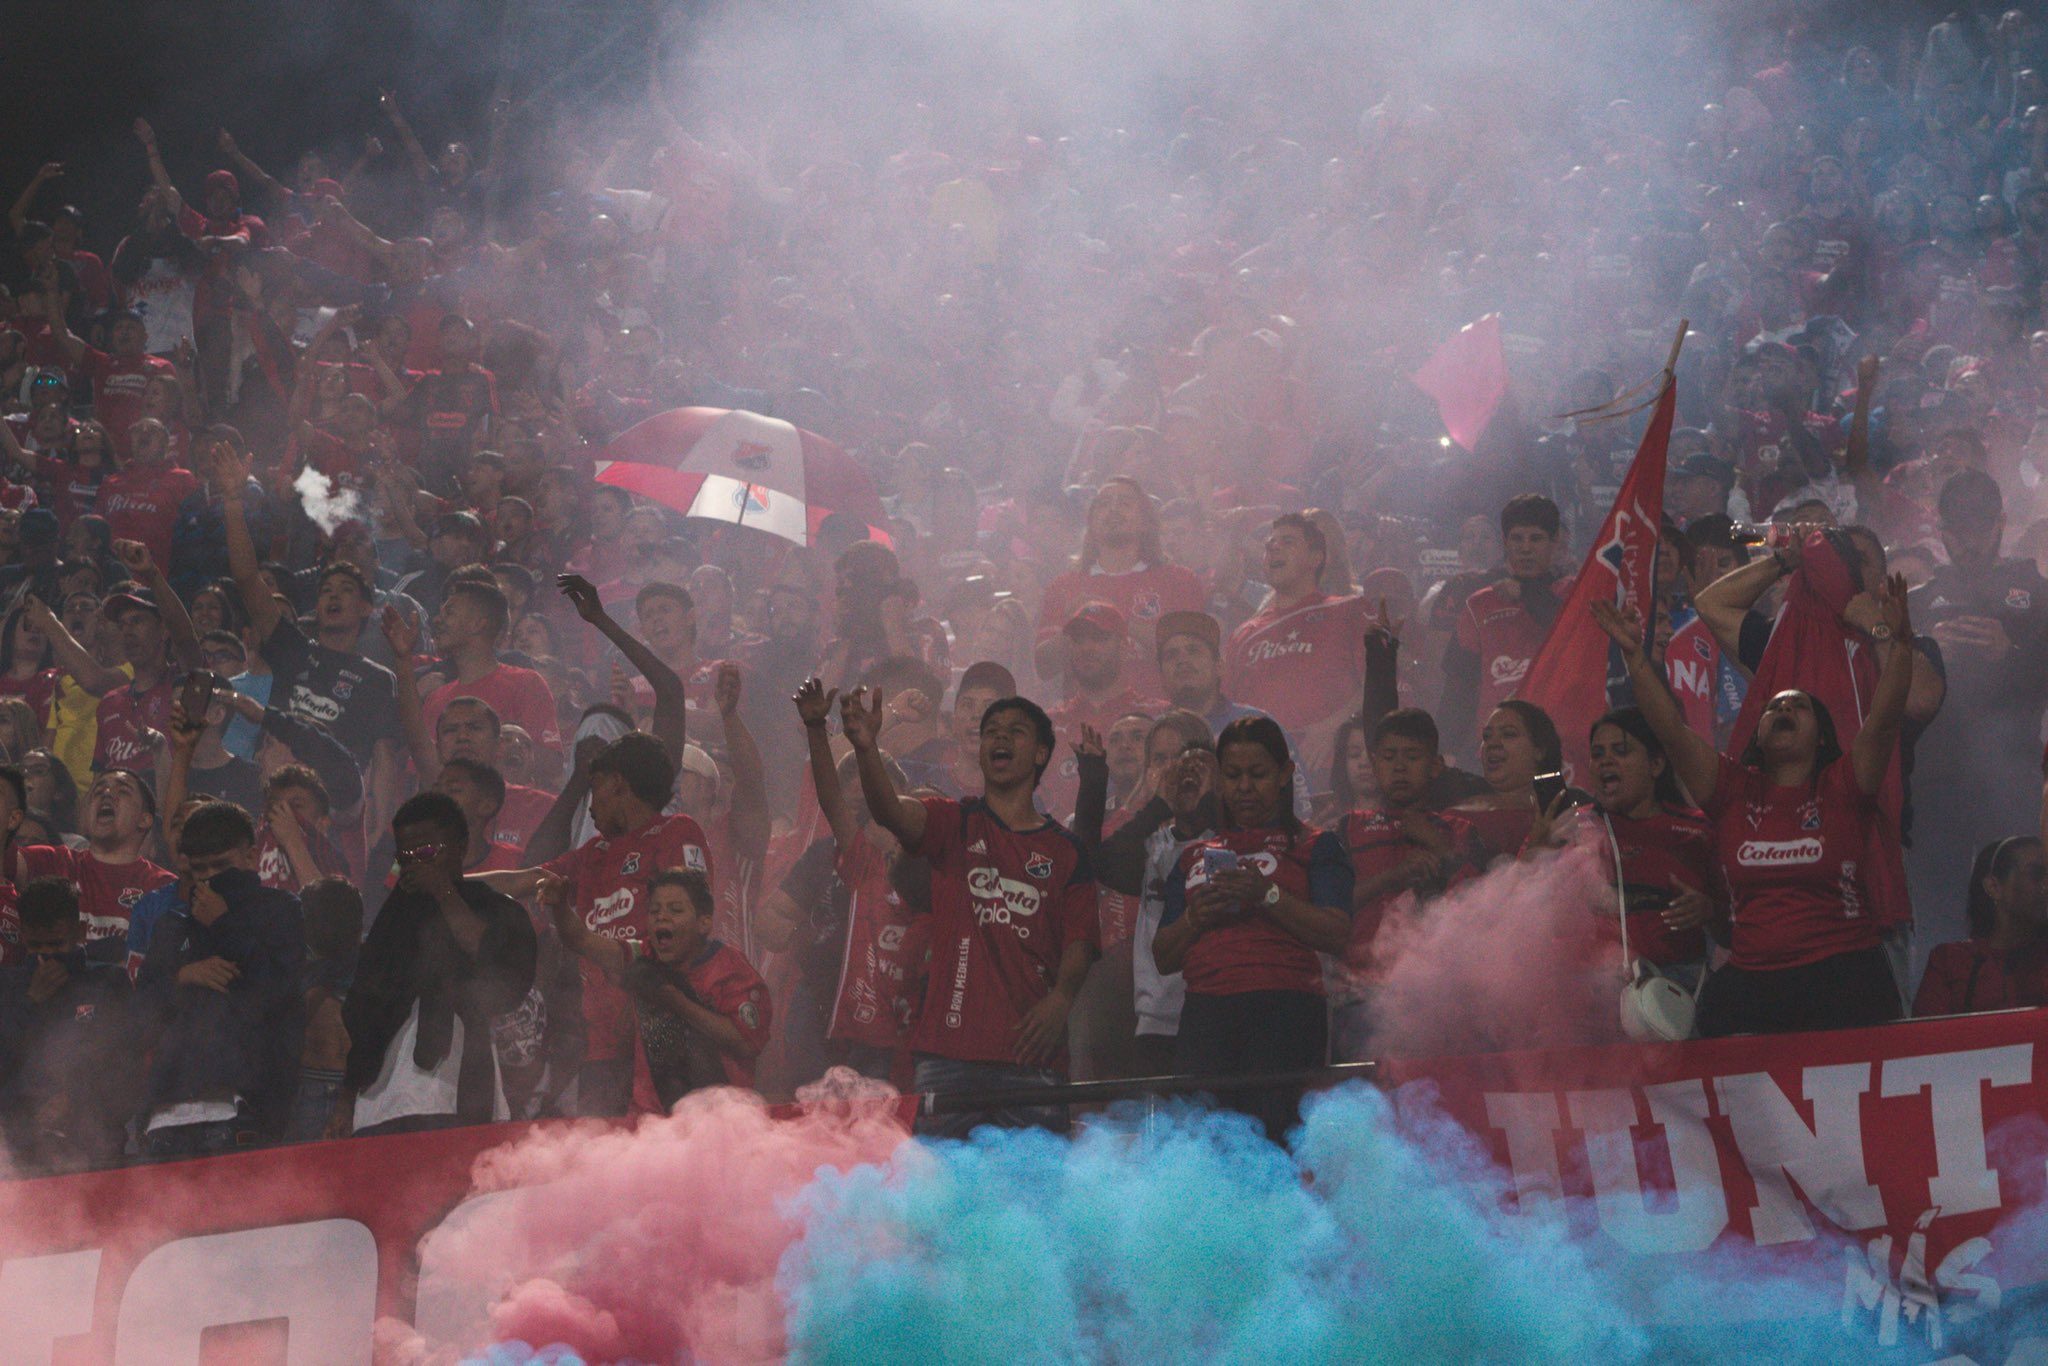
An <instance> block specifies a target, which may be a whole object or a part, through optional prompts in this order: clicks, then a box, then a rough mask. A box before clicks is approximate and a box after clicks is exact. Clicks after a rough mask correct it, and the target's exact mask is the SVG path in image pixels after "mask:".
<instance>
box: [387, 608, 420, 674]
mask: <svg viewBox="0 0 2048 1366" xmlns="http://www.w3.org/2000/svg"><path fill="white" fill-rule="evenodd" d="M378 624H379V625H380V626H382V627H383V628H384V639H385V640H386V641H387V642H389V644H390V646H391V658H392V660H393V661H394V662H396V663H399V664H402V665H406V666H408V667H409V666H410V663H411V660H412V657H413V656H414V655H415V654H416V653H418V651H419V645H420V624H419V623H418V622H416V621H414V620H412V619H411V618H410V617H408V616H406V614H405V613H403V612H401V611H399V610H398V607H397V605H396V604H394V603H388V602H387V603H385V604H384V614H383V616H382V617H381V618H379V621H378Z"/></svg>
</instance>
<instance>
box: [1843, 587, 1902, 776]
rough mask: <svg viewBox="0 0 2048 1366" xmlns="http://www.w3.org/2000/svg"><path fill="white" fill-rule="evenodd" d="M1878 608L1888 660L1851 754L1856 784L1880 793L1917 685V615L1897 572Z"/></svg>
mask: <svg viewBox="0 0 2048 1366" xmlns="http://www.w3.org/2000/svg"><path fill="white" fill-rule="evenodd" d="M1878 610H1879V611H1880V612H1881V613H1882V614H1883V620H1882V622H1881V623H1880V625H1879V630H1878V634H1879V635H1880V636H1882V637H1889V638H1888V639H1885V640H1884V642H1883V645H1884V652H1885V653H1884V662H1883V664H1882V665H1881V666H1880V667H1879V669H1878V673H1877V688H1876V690H1875V691H1873V692H1872V693H1871V697H1870V714H1869V715H1868V716H1866V717H1864V719H1863V729H1862V730H1859V731H1857V732H1856V739H1855V740H1854V741H1853V742H1852V743H1851V744H1850V746H1849V758H1850V761H1851V762H1852V763H1854V764H1855V765H1856V785H1857V786H1858V787H1860V788H1862V789H1863V791H1864V792H1865V793H1866V794H1870V795H1875V794H1876V792H1877V790H1878V788H1879V787H1881V786H1883V784H1884V775H1885V770H1886V769H1887V768H1889V767H1890V766H1891V761H1892V751H1893V749H1894V748H1896V747H1897V745H1898V742H1899V724H1900V722H1901V721H1903V720H1904V719H1905V715H1906V696H1907V694H1908V693H1910V692H1911V691H1912V689H1913V669H1914V656H1915V655H1917V654H1918V653H1919V651H1917V650H1915V649H1914V648H1913V619H1912V617H1911V615H1910V614H1909V612H1908V611H1907V608H1906V577H1905V575H1903V574H1894V575H1892V576H1891V577H1890V578H1889V579H1887V580H1886V581H1885V583H1884V585H1883V586H1882V588H1881V589H1880V591H1879V595H1878Z"/></svg>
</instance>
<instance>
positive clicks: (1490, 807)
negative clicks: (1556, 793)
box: [1451, 698, 1564, 861]
mask: <svg viewBox="0 0 2048 1366" xmlns="http://www.w3.org/2000/svg"><path fill="white" fill-rule="evenodd" d="M1563 767H1564V742H1563V741H1561V740H1560V739H1559V738H1558V734H1557V723H1556V722H1554V721H1552V720H1551V719H1550V713H1548V712H1546V711H1544V710H1543V708H1541V707H1539V706H1537V705H1536V704H1535V703H1534V702H1524V701H1522V700H1521V699H1520V698H1510V699H1509V700H1507V701H1505V702H1503V703H1501V704H1500V705H1499V706H1498V707H1495V708H1494V709H1493V714H1492V715H1491V716H1488V717H1487V718H1486V724H1485V725H1484V726H1482V727H1481V728H1480V731H1479V772H1480V776H1481V777H1483V778H1484V779H1485V780H1486V791H1484V792H1481V793H1478V794H1477V795H1475V796H1472V797H1469V798H1467V799H1466V800H1465V801H1462V802H1460V803H1458V805H1456V806H1455V807H1453V808H1451V809H1452V810H1454V811H1456V812H1457V813H1458V814H1459V815H1460V816H1462V817H1464V818H1465V819H1466V820H1468V821H1470V822H1471V823H1472V828H1473V830H1474V831H1475V832H1476V833H1477V834H1478V836H1479V846H1480V848H1481V850H1482V851H1483V852H1484V854H1485V856H1486V858H1487V859H1488V860H1489V861H1490V860H1492V859H1496V858H1500V857H1502V856H1504V855H1505V856H1509V857H1512V856H1513V855H1515V854H1517V853H1519V852H1520V851H1521V848H1522V843H1523V841H1524V840H1526V839H1527V838H1528V837H1529V832H1530V830H1531V829H1532V828H1533V827H1534V826H1535V824H1536V816H1537V811H1536V786H1535V784H1536V775H1537V774H1539V773H1556V772H1558V771H1559V770H1560V769H1562V768H1563Z"/></svg>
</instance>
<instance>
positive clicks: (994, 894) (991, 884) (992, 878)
mask: <svg viewBox="0 0 2048 1366" xmlns="http://www.w3.org/2000/svg"><path fill="white" fill-rule="evenodd" d="M967 894H968V895H969V896H971V897H973V898H974V923H975V924H977V925H1008V926H1009V927H1010V928H1012V929H1014V930H1015V931H1016V932H1017V937H1018V938H1019V939H1029V938H1030V937H1031V926H1030V925H1028V924H1026V923H1025V922H1026V921H1028V920H1030V919H1031V917H1033V916H1035V915H1037V914H1038V907H1039V904H1040V902H1041V900H1042V897H1041V894H1040V892H1039V890H1038V888H1036V887H1034V886H1032V885H1031V884H1030V883H1028V882H1019V881H1018V880H1017V879H1015V878H1011V877H1004V876H1003V875H1002V874H1001V873H999V872H997V871H996V870H995V869H993V868H975V869H973V870H971V871H970V872H969V873H968V874H967Z"/></svg>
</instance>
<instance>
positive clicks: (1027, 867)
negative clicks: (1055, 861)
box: [1024, 854, 1052, 877]
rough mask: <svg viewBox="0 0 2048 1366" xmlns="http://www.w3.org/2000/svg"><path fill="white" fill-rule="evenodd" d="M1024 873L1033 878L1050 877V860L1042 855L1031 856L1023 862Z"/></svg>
mask: <svg viewBox="0 0 2048 1366" xmlns="http://www.w3.org/2000/svg"><path fill="white" fill-rule="evenodd" d="M1024 871H1025V872H1027V873H1029V874H1031V876H1033V877H1051V876H1052V860H1051V859H1050V858H1048V857H1046V856H1045V855H1044V854H1033V855H1032V856H1031V857H1030V858H1028V859H1025V860H1024Z"/></svg>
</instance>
